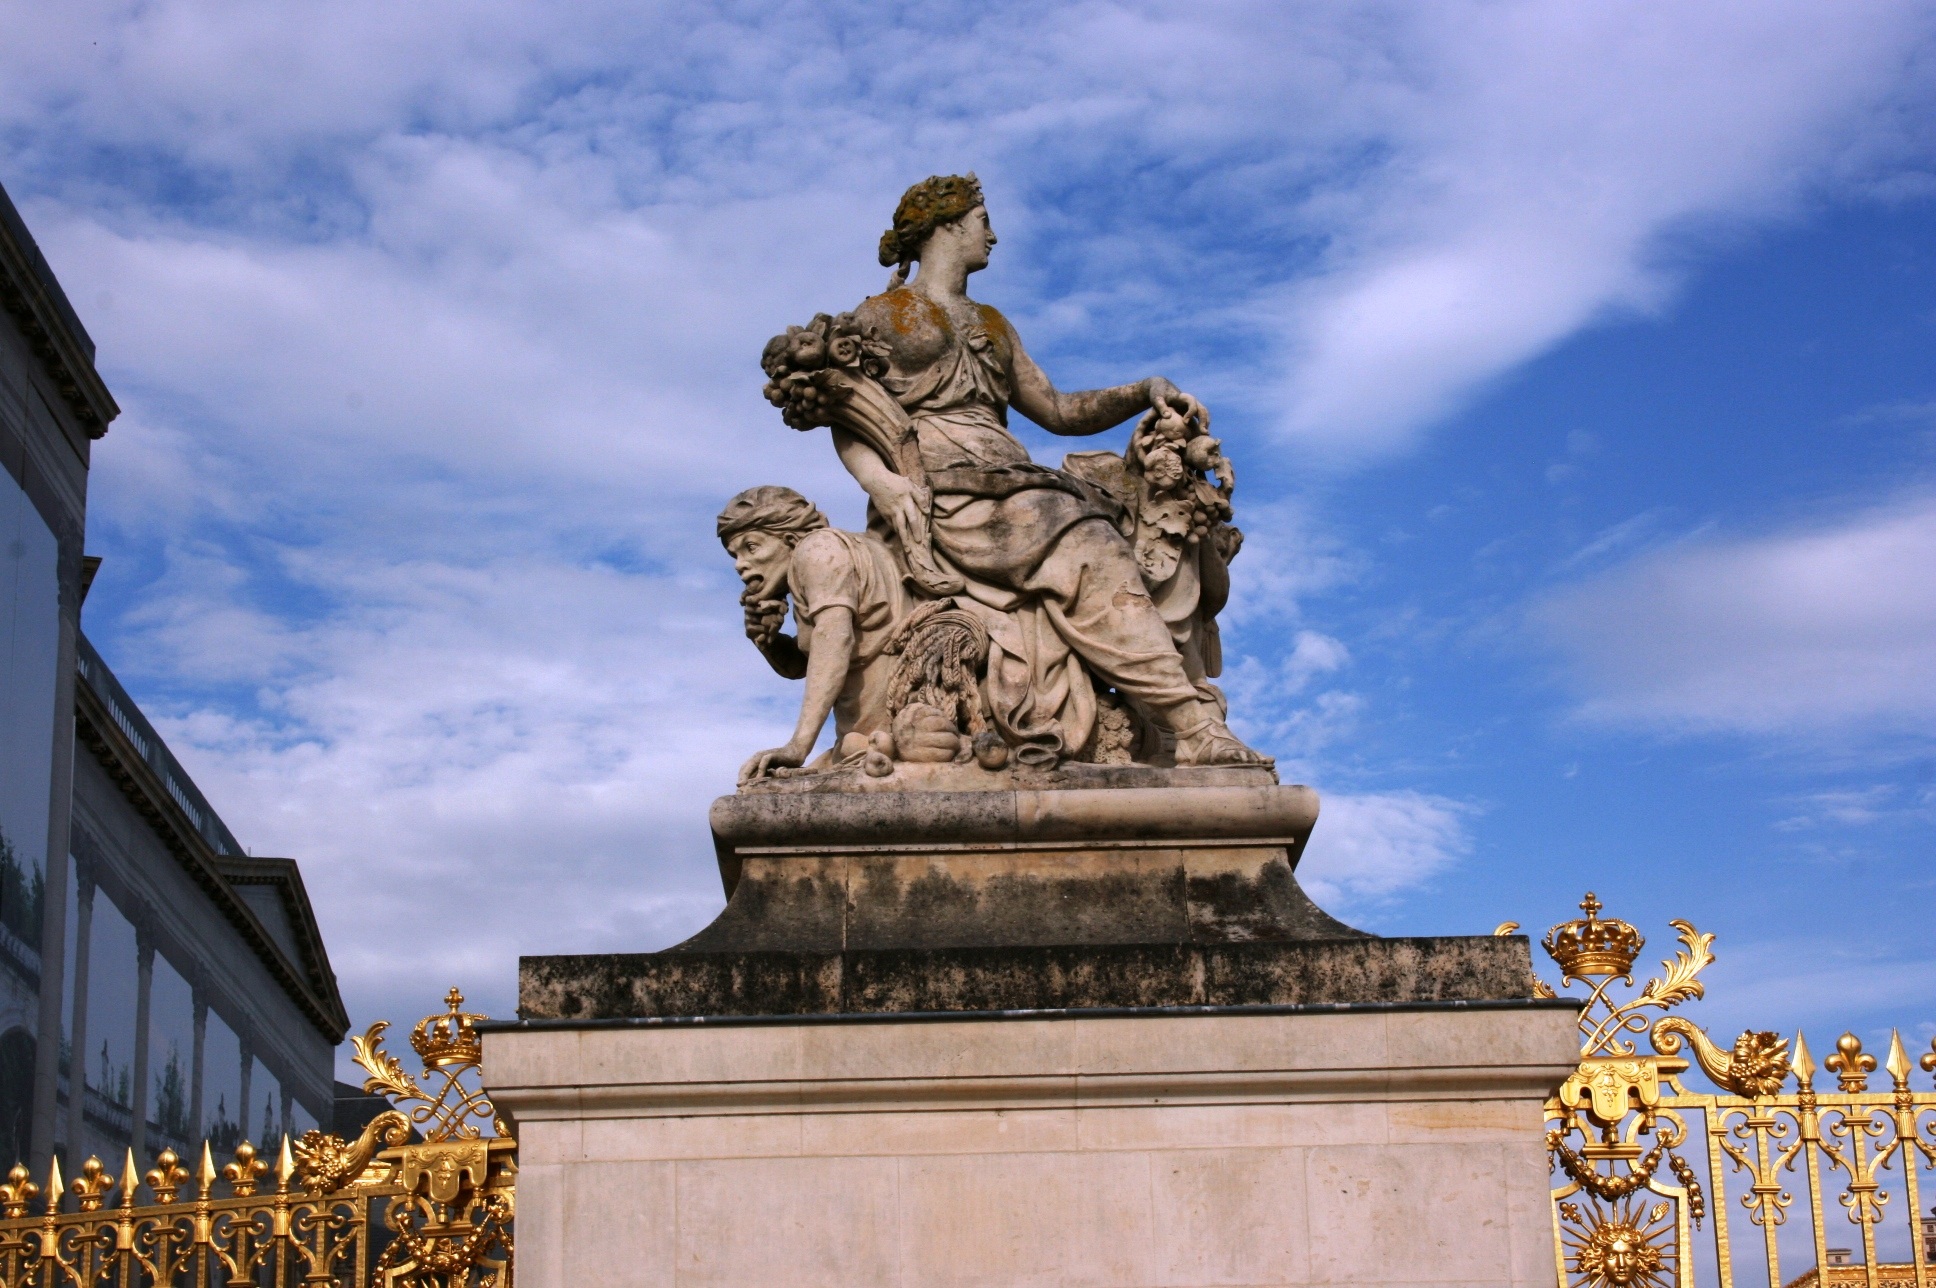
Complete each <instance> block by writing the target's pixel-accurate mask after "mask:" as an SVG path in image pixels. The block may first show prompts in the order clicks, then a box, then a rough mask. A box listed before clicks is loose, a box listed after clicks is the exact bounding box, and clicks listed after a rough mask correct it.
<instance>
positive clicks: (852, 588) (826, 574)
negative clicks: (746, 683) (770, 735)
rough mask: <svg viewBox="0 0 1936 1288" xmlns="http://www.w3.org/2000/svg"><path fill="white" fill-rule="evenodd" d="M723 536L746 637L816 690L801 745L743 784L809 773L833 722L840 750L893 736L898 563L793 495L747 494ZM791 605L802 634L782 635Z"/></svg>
mask: <svg viewBox="0 0 1936 1288" xmlns="http://www.w3.org/2000/svg"><path fill="white" fill-rule="evenodd" d="M718 532H719V541H720V544H721V545H723V546H725V547H726V553H727V554H729V555H731V556H732V557H733V568H734V571H736V572H738V573H739V577H740V580H741V581H742V582H743V583H744V584H745V586H746V593H745V594H744V595H742V596H741V597H740V603H741V605H742V607H744V609H745V610H746V637H747V638H748V639H750V640H752V641H753V644H754V646H755V647H757V648H758V649H759V650H760V654H761V655H762V656H763V657H765V658H766V660H767V664H768V665H770V666H771V667H772V668H773V669H774V670H775V671H776V672H778V673H779V674H780V675H783V676H785V677H786V678H787V679H789V680H800V679H804V680H805V681H806V682H807V687H806V692H805V693H804V694H803V695H802V697H801V701H800V718H799V720H798V722H797V723H796V724H795V726H794V731H793V737H792V738H790V739H789V740H788V741H787V742H786V744H785V745H784V746H779V747H774V748H771V749H770V750H767V751H762V752H757V753H755V754H754V755H753V757H752V758H751V759H749V760H748V761H747V762H746V764H745V765H744V766H743V767H742V768H741V769H740V775H739V776H740V781H741V782H742V783H744V782H748V781H750V780H752V779H756V778H761V777H764V776H765V775H766V774H768V773H770V772H772V771H773V770H775V769H779V768H784V767H788V766H798V765H803V764H805V763H806V759H807V756H808V754H809V753H811V752H812V750H813V745H814V742H815V741H816V740H817V739H818V738H819V737H820V731H821V729H822V728H824V727H825V726H826V723H827V716H828V714H829V713H831V714H832V715H833V717H834V737H835V746H836V747H838V745H839V740H840V739H841V738H844V737H845V736H846V735H848V734H850V733H862V734H867V733H875V732H884V731H885V730H886V729H887V727H888V710H887V681H888V678H889V674H890V672H891V671H892V669H893V664H894V659H893V658H892V657H887V656H883V650H884V648H885V646H886V644H887V641H888V639H889V638H890V636H891V635H892V634H893V631H894V628H895V627H896V626H898V625H899V624H900V622H901V620H902V619H903V618H905V617H906V616H907V613H908V598H907V595H906V593H905V592H904V590H903V589H902V585H901V571H900V568H899V567H898V566H897V565H896V564H895V562H894V557H893V555H892V554H890V553H889V552H888V550H887V548H886V547H885V546H883V545H882V544H881V543H880V542H879V541H878V540H876V539H875V538H874V537H871V536H868V535H866V534H864V533H858V532H843V531H841V530H840V529H839V528H835V527H830V526H829V525H828V523H827V516H826V515H824V514H822V513H821V512H820V510H819V509H818V508H817V507H816V506H815V505H814V504H813V502H811V501H809V500H807V498H805V497H804V496H801V495H800V494H799V493H798V492H795V491H794V490H793V489H792V488H789V487H772V486H767V487H753V488H748V489H746V491H744V492H741V493H740V494H739V495H738V496H736V497H734V498H733V499H732V500H731V501H729V502H727V504H726V508H725V509H724V510H722V511H720V514H719V523H718ZM789 598H791V600H792V601H793V617H794V620H795V622H796V623H798V633H797V634H796V635H783V634H781V633H780V625H781V623H782V622H783V621H784V620H785V618H786V612H787V601H788V599H789ZM832 757H833V753H832V752H831V751H830V752H829V753H828V754H827V756H826V757H825V759H828V760H831V759H832Z"/></svg>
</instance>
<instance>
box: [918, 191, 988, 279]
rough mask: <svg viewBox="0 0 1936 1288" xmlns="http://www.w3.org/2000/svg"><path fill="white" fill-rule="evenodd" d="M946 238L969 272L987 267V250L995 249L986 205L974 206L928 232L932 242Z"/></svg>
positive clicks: (929, 239)
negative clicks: (955, 218) (951, 221)
mask: <svg viewBox="0 0 1936 1288" xmlns="http://www.w3.org/2000/svg"><path fill="white" fill-rule="evenodd" d="M943 237H945V238H947V239H948V242H949V247H950V249H952V250H954V251H956V252H957V253H958V254H959V255H960V256H961V262H962V264H963V266H964V267H966V268H967V270H968V271H969V272H971V273H972V272H974V271H975V270H976V269H981V268H987V267H988V252H989V251H991V250H993V249H995V230H994V229H993V228H991V227H989V226H988V207H986V206H979V205H978V206H976V207H975V208H974V209H973V210H970V211H969V212H968V213H967V214H965V215H963V216H962V217H961V218H959V219H957V220H955V221H954V222H953V223H949V224H943V225H941V226H940V227H939V228H937V229H935V230H934V232H932V233H931V234H929V236H928V241H929V243H930V244H932V243H933V242H934V241H936V240H937V239H939V238H943Z"/></svg>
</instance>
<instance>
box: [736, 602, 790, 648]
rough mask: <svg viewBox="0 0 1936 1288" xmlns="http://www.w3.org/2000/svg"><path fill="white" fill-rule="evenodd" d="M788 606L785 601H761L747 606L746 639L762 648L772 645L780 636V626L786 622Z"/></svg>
mask: <svg viewBox="0 0 1936 1288" xmlns="http://www.w3.org/2000/svg"><path fill="white" fill-rule="evenodd" d="M786 613H787V606H786V601H785V600H783V599H761V600H757V601H755V602H753V603H750V604H747V605H746V638H747V639H749V640H752V641H753V642H754V643H755V644H757V645H759V646H760V647H761V648H765V647H766V646H767V645H769V644H771V643H772V642H773V641H774V640H775V639H776V638H778V636H779V634H780V626H781V624H782V623H783V622H785V621H786Z"/></svg>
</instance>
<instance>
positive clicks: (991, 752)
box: [975, 729, 1008, 769]
mask: <svg viewBox="0 0 1936 1288" xmlns="http://www.w3.org/2000/svg"><path fill="white" fill-rule="evenodd" d="M975 763H976V764H977V765H980V766H981V767H982V768H983V769H1000V768H1001V767H1002V766H1003V765H1006V764H1007V763H1008V744H1007V743H1005V742H1003V741H1002V736H1001V735H1000V734H998V733H996V732H995V731H994V730H993V729H984V730H982V731H981V732H980V733H978V734H976V735H975Z"/></svg>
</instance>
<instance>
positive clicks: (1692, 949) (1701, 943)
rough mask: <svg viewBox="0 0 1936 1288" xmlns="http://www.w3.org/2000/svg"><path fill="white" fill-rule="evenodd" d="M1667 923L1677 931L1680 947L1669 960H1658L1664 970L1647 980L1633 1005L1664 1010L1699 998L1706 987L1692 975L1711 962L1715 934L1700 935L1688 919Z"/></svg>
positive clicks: (1705, 990) (1712, 959) (1712, 962)
mask: <svg viewBox="0 0 1936 1288" xmlns="http://www.w3.org/2000/svg"><path fill="white" fill-rule="evenodd" d="M1667 924H1668V925H1670V926H1672V927H1673V928H1674V929H1675V930H1677V931H1679V932H1680V938H1681V945H1682V949H1681V951H1680V952H1678V953H1675V954H1674V958H1673V960H1672V961H1663V962H1661V967H1662V968H1663V969H1664V970H1665V971H1666V972H1667V973H1666V974H1665V975H1663V976H1661V977H1660V978H1658V979H1650V980H1648V981H1647V987H1645V988H1643V989H1641V990H1640V996H1639V997H1638V998H1636V999H1635V1001H1634V1003H1633V1004H1634V1005H1636V1006H1646V1005H1653V1006H1658V1007H1661V1008H1663V1009H1664V1008H1666V1007H1669V1006H1678V1005H1680V1004H1681V1003H1682V1002H1686V1001H1690V1000H1692V999H1693V998H1697V997H1701V996H1703V995H1704V994H1705V993H1706V992H1707V987H1706V986H1705V985H1704V984H1702V983H1701V981H1700V980H1698V979H1696V978H1695V976H1696V975H1699V974H1700V973H1701V972H1702V971H1703V970H1705V969H1707V968H1708V967H1709V966H1712V965H1713V964H1714V952H1713V946H1714V936H1713V935H1711V934H1702V933H1701V932H1700V931H1698V930H1696V929H1694V926H1693V924H1692V923H1691V922H1686V921H1670V922H1668V923H1667Z"/></svg>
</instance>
